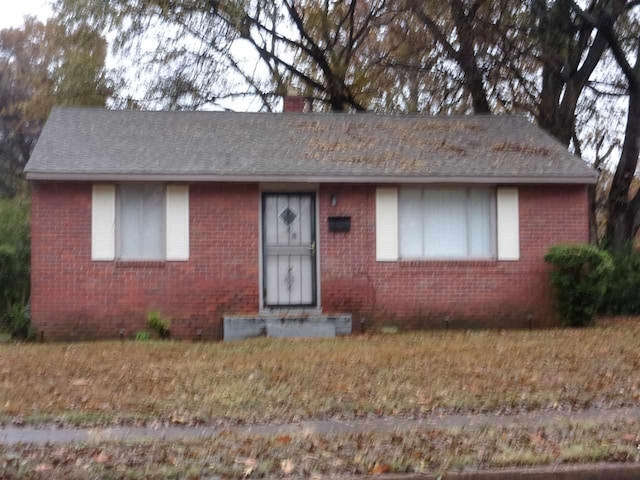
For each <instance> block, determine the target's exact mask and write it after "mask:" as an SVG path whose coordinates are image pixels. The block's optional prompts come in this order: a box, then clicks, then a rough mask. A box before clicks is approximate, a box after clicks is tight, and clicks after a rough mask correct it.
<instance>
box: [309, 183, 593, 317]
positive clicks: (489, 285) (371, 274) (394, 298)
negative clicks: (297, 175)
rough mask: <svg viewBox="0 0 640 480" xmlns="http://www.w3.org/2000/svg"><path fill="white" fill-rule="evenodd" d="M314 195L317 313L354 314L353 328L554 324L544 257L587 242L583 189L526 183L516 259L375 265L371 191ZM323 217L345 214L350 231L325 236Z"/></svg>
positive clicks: (343, 189)
mask: <svg viewBox="0 0 640 480" xmlns="http://www.w3.org/2000/svg"><path fill="white" fill-rule="evenodd" d="M332 194H337V198H338V203H337V205H336V206H335V207H333V206H331V201H330V198H331V195H332ZM319 197H320V211H321V215H320V218H321V225H320V248H321V252H322V257H321V271H322V305H323V309H324V310H325V311H328V312H332V311H336V312H338V311H348V312H352V313H354V318H355V322H354V329H355V328H356V327H357V325H356V323H357V321H358V320H359V319H362V318H366V321H367V323H369V324H378V325H395V326H400V327H403V328H413V327H418V328H419V327H438V328H441V327H446V326H447V325H448V326H451V327H456V326H486V327H526V326H529V324H530V323H531V325H532V326H537V327H543V326H550V325H553V324H555V323H556V321H557V319H556V318H555V317H554V314H553V307H552V299H551V291H550V288H549V282H548V272H549V269H548V266H547V265H546V264H545V263H544V260H543V256H544V254H545V252H546V251H547V249H548V248H549V247H550V246H551V245H554V244H556V243H560V242H586V241H588V215H587V206H588V202H587V190H586V187H584V186H565V185H563V186H548V187H547V186H537V187H534V186H531V187H522V188H519V203H520V257H521V258H520V261H517V262H498V261H456V262H452V261H418V262H415V261H414V262H408V261H404V262H403V261H400V262H376V259H375V188H374V187H372V186H341V185H327V186H322V187H321V189H320V195H319ZM329 215H346V216H351V222H352V226H351V231H350V232H349V233H330V232H329V231H328V227H327V223H326V217H327V216H329Z"/></svg>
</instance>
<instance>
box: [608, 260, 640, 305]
mask: <svg viewBox="0 0 640 480" xmlns="http://www.w3.org/2000/svg"><path fill="white" fill-rule="evenodd" d="M601 311H602V313H604V314H607V315H639V314H640V252H635V251H633V250H631V249H628V250H627V251H625V252H623V253H619V254H617V255H614V256H613V275H611V278H610V279H609V282H608V285H607V292H606V295H605V301H604V303H603V304H602V308H601Z"/></svg>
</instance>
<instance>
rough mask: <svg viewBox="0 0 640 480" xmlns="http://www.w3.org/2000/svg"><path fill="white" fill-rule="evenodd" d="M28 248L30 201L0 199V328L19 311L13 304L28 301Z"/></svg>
mask: <svg viewBox="0 0 640 480" xmlns="http://www.w3.org/2000/svg"><path fill="white" fill-rule="evenodd" d="M30 252H31V250H30V237H29V202H28V201H27V200H26V199H24V198H22V197H16V198H12V199H0V322H1V323H3V324H4V325H0V328H1V327H3V326H4V328H7V329H8V328H9V322H10V321H11V318H10V317H16V316H17V315H18V313H19V312H18V311H17V310H14V308H15V309H18V308H19V307H16V306H15V305H16V304H19V305H21V306H22V308H26V307H25V306H26V305H27V303H28V300H29V271H30V270H29V268H30V265H29V262H30Z"/></svg>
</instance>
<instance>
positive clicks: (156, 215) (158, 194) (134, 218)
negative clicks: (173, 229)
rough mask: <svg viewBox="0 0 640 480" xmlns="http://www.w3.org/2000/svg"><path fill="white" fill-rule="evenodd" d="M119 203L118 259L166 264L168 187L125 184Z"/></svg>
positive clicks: (153, 184)
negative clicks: (166, 190) (159, 261)
mask: <svg viewBox="0 0 640 480" xmlns="http://www.w3.org/2000/svg"><path fill="white" fill-rule="evenodd" d="M116 199H117V210H116V237H117V257H118V258H119V259H121V260H164V259H165V187H164V185H162V184H155V183H150V184H136V183H132V184H121V185H119V186H118V188H117V192H116Z"/></svg>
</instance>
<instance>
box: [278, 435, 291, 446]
mask: <svg viewBox="0 0 640 480" xmlns="http://www.w3.org/2000/svg"><path fill="white" fill-rule="evenodd" d="M276 442H278V443H284V444H285V445H287V444H289V443H291V435H280V436H279V437H276Z"/></svg>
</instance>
